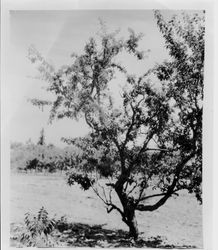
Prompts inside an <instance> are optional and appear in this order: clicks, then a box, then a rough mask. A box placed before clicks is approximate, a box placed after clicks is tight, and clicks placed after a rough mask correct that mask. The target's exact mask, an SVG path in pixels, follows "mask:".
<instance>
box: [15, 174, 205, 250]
mask: <svg viewBox="0 0 218 250" xmlns="http://www.w3.org/2000/svg"><path fill="white" fill-rule="evenodd" d="M10 205H11V211H10V217H11V245H12V246H17V236H16V235H18V234H19V230H21V229H22V227H23V220H24V214H25V213H26V212H30V213H36V212H38V210H39V209H40V208H41V207H42V206H43V207H45V208H46V210H47V211H48V213H49V216H50V217H51V218H53V217H56V218H60V217H61V216H66V218H67V221H68V222H67V225H65V226H66V228H64V229H60V230H58V231H57V232H56V236H57V237H59V238H60V239H61V241H63V242H64V243H65V246H88V247H94V246H98V247H120V246H122V247H131V246H134V247H162V248H172V247H177V248H191V247H192V248H193V247H195V248H203V243H202V206H200V205H199V204H198V202H197V201H196V199H195V197H194V195H191V194H188V193H187V192H185V191H184V192H181V193H180V195H179V197H177V198H171V199H170V200H168V202H167V203H166V204H165V205H164V206H162V207H161V208H159V209H158V210H156V211H154V212H137V220H138V226H139V231H140V238H139V241H138V243H132V242H131V241H129V240H128V239H127V230H128V228H127V227H126V225H125V224H124V223H123V222H122V220H121V217H120V215H119V214H118V213H116V212H115V211H114V212H111V213H110V214H107V212H106V209H105V207H104V204H103V203H102V201H101V200H100V199H99V198H98V197H96V196H95V194H94V193H92V191H91V190H88V191H85V192H84V191H83V190H81V189H80V188H79V186H77V185H75V186H72V187H70V186H68V185H67V184H66V180H65V177H64V175H63V176H58V175H47V176H46V175H29V174H28V175H27V174H19V175H18V174H13V175H12V176H11V196H10ZM84 239H85V240H84ZM134 244H135V245H134Z"/></svg>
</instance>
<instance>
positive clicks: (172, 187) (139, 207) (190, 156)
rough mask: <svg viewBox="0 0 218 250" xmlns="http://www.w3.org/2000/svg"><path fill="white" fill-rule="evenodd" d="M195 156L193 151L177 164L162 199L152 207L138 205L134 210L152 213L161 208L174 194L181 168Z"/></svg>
mask: <svg viewBox="0 0 218 250" xmlns="http://www.w3.org/2000/svg"><path fill="white" fill-rule="evenodd" d="M194 156H195V151H193V152H192V153H191V154H190V155H189V156H187V157H186V158H185V159H184V160H183V161H182V162H181V163H180V164H178V166H177V168H176V172H175V176H174V179H173V182H172V184H171V185H170V186H169V188H168V191H167V192H166V193H165V194H164V197H162V198H161V199H160V200H159V201H157V202H156V203H155V204H153V205H143V204H138V205H137V207H136V210H139V211H154V210H156V209H158V208H159V207H160V206H162V205H163V204H164V203H165V202H166V201H167V200H168V198H169V197H171V195H172V194H173V193H174V192H175V191H174V188H175V187H176V184H177V182H178V179H179V175H180V172H181V170H182V168H183V167H184V165H185V164H186V163H187V162H189V161H190V160H191V159H192V158H193V157H194Z"/></svg>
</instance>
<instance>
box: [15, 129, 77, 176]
mask: <svg viewBox="0 0 218 250" xmlns="http://www.w3.org/2000/svg"><path fill="white" fill-rule="evenodd" d="M79 161H80V150H79V149H78V148H76V147H72V146H67V147H65V148H63V149H62V148H59V147H56V146H54V145H53V144H46V143H45V136H44V130H43V129H42V130H41V132H40V138H39V141H38V142H37V143H33V142H32V141H31V140H29V141H27V142H26V143H17V142H13V143H11V169H12V171H13V172H49V173H53V172H56V171H67V170H69V169H72V168H75V167H76V165H78V163H79Z"/></svg>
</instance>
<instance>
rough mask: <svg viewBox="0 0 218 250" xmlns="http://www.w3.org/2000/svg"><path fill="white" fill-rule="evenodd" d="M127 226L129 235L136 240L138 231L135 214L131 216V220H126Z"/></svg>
mask: <svg viewBox="0 0 218 250" xmlns="http://www.w3.org/2000/svg"><path fill="white" fill-rule="evenodd" d="M128 226H129V236H130V237H133V238H134V240H137V239H138V235H139V231H138V225H137V221H136V217H135V215H134V216H133V218H132V220H131V221H128Z"/></svg>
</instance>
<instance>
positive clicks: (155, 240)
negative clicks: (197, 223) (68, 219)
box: [56, 223, 195, 249]
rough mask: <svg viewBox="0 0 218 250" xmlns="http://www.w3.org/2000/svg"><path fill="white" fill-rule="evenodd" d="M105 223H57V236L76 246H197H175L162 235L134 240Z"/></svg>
mask: <svg viewBox="0 0 218 250" xmlns="http://www.w3.org/2000/svg"><path fill="white" fill-rule="evenodd" d="M103 226H104V225H93V226H91V225H88V224H81V223H76V224H75V223H59V224H57V229H58V230H57V232H56V234H57V235H56V237H58V234H59V238H60V239H59V240H60V241H62V240H66V241H67V243H68V246H74V247H113V248H114V247H138V248H140V247H149V248H166V249H167V248H168V249H170V248H180V249H183V248H195V247H194V246H189V245H188V246H185V245H183V246H175V245H168V244H166V243H164V241H163V239H162V238H161V237H160V236H157V237H152V238H149V239H147V240H144V239H143V238H142V237H139V239H138V240H137V241H136V242H134V241H133V239H129V237H128V233H127V232H125V231H123V230H109V229H104V228H103Z"/></svg>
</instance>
